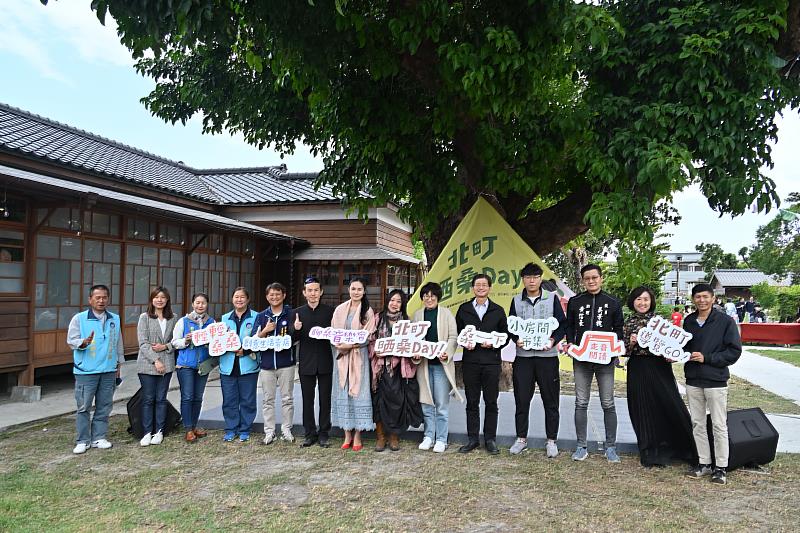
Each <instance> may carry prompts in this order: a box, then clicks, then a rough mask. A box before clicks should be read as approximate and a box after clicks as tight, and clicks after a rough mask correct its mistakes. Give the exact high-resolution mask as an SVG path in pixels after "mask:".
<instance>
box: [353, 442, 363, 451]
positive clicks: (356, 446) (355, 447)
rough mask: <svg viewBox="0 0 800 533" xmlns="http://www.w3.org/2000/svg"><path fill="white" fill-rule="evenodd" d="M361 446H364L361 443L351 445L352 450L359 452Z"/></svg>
mask: <svg viewBox="0 0 800 533" xmlns="http://www.w3.org/2000/svg"><path fill="white" fill-rule="evenodd" d="M363 448H364V445H363V444H354V445H353V451H354V452H360V451H361V450H362V449H363Z"/></svg>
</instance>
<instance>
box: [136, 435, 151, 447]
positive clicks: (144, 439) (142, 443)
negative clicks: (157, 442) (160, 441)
mask: <svg viewBox="0 0 800 533" xmlns="http://www.w3.org/2000/svg"><path fill="white" fill-rule="evenodd" d="M152 442H153V437H152V436H151V435H150V433H145V434H144V437H142V440H140V441H139V446H150V444H152Z"/></svg>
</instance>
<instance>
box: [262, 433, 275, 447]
mask: <svg viewBox="0 0 800 533" xmlns="http://www.w3.org/2000/svg"><path fill="white" fill-rule="evenodd" d="M273 442H275V433H267V434H265V435H264V444H272V443H273Z"/></svg>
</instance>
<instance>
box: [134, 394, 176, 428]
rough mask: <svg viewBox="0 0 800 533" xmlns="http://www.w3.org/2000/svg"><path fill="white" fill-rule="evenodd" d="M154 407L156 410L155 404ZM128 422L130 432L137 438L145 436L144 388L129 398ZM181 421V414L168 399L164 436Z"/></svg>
mask: <svg viewBox="0 0 800 533" xmlns="http://www.w3.org/2000/svg"><path fill="white" fill-rule="evenodd" d="M153 409H154V410H155V406H153ZM154 414H155V413H154ZM128 423H129V424H130V426H129V427H128V433H130V434H131V435H133V436H134V437H136V438H137V439H141V438H142V437H144V428H143V427H142V389H139V390H137V391H136V394H134V395H133V396H132V397H131V399H130V400H128ZM180 423H181V414H180V413H179V412H178V410H177V409H175V407H174V406H173V405H172V404H171V403H170V402H169V401H167V422H166V425H165V427H164V436H165V437H166V436H167V435H169V434H170V433H171V432H172V430H173V429H175V427H176V426H178V425H179V424H180Z"/></svg>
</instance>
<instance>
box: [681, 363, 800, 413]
mask: <svg viewBox="0 0 800 533" xmlns="http://www.w3.org/2000/svg"><path fill="white" fill-rule="evenodd" d="M672 369H673V372H674V373H675V379H676V380H677V381H678V383H681V384H685V383H686V379H685V378H684V375H683V365H672ZM748 407H760V408H761V410H762V411H764V412H765V413H780V414H787V415H800V405H797V404H796V403H794V402H793V401H791V400H787V399H786V398H784V397H782V396H778V395H777V394H774V393H772V392H769V391H767V390H764V389H762V388H761V387H759V386H758V385H754V384H752V383H750V382H749V381H746V380H744V379H741V378H738V377H736V376H731V378H730V379H729V380H728V410H733V409H746V408H748Z"/></svg>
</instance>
